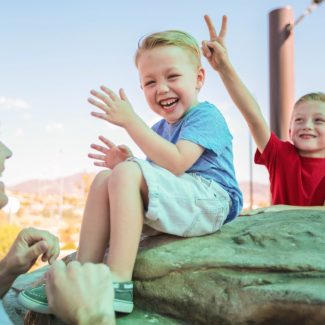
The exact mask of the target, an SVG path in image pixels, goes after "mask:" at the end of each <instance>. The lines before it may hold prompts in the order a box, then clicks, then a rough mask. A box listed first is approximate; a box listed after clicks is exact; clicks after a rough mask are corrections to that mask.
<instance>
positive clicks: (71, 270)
mask: <svg viewBox="0 0 325 325" xmlns="http://www.w3.org/2000/svg"><path fill="white" fill-rule="evenodd" d="M45 288H46V294H47V299H48V304H49V307H50V310H51V312H52V313H53V314H55V315H57V316H58V317H59V318H61V319H62V320H63V321H64V322H66V323H67V324H91V323H93V324H106V325H108V324H115V316H114V309H113V299H114V290H113V286H112V277H111V273H110V270H109V268H108V267H107V266H106V265H105V264H93V263H86V264H84V265H81V264H80V263H79V262H76V261H73V262H71V263H69V264H68V265H67V266H66V265H65V264H64V262H63V261H57V262H55V263H54V264H53V266H52V268H51V269H50V270H49V271H48V272H47V273H46V286H45Z"/></svg>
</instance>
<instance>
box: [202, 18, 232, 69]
mask: <svg viewBox="0 0 325 325" xmlns="http://www.w3.org/2000/svg"><path fill="white" fill-rule="evenodd" d="M204 20H205V22H206V24H207V26H208V29H209V34H210V40H209V41H202V52H203V55H204V56H205V57H206V58H207V60H208V61H209V63H210V64H211V66H212V68H213V69H215V70H216V71H219V70H220V69H221V68H222V67H223V66H224V65H225V64H226V62H227V61H228V54H227V49H226V46H225V37H226V32H227V16H223V17H222V23H221V28H220V32H219V35H218V34H217V32H216V30H215V27H214V25H213V23H212V20H211V18H210V17H209V16H208V15H205V16H204Z"/></svg>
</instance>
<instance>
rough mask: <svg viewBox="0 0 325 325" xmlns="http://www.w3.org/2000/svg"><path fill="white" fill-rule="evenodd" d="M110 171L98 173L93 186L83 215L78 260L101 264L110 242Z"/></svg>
mask: <svg viewBox="0 0 325 325" xmlns="http://www.w3.org/2000/svg"><path fill="white" fill-rule="evenodd" d="M110 174H111V172H110V171H106V170H105V171H102V172H100V173H98V174H97V175H96V177H95V179H94V181H93V183H92V185H91V188H90V191H89V194H88V198H87V203H86V207H85V211H84V215H83V220H82V225H81V233H80V239H79V249H78V254H77V260H78V261H79V262H81V263H85V262H93V263H100V262H102V261H103V256H104V253H105V249H106V248H107V244H108V241H109V231H110V230H109V229H110V225H109V197H108V187H107V184H108V179H109V176H110Z"/></svg>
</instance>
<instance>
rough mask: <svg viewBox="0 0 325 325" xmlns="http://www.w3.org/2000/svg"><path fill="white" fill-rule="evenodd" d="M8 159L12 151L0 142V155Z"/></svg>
mask: <svg viewBox="0 0 325 325" xmlns="http://www.w3.org/2000/svg"><path fill="white" fill-rule="evenodd" d="M1 156H2V159H8V158H10V157H11V156H12V151H11V150H10V149H9V148H8V147H7V146H6V145H5V144H4V143H2V142H0V157H1Z"/></svg>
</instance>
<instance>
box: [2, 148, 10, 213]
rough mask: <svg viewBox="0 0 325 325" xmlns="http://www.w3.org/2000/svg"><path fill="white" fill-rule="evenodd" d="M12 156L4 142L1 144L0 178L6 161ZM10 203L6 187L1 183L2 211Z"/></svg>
mask: <svg viewBox="0 0 325 325" xmlns="http://www.w3.org/2000/svg"><path fill="white" fill-rule="evenodd" d="M11 155H12V152H11V151H10V149H9V148H8V147H6V146H5V145H4V144H3V143H2V142H0V177H1V175H2V172H3V171H4V169H5V160H6V159H8V158H9V157H10V156H11ZM7 202H8V198H7V196H6V194H5V186H4V184H3V183H2V182H1V181H0V209H1V208H2V207H4V206H5V205H6V204H7Z"/></svg>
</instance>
